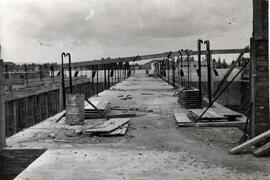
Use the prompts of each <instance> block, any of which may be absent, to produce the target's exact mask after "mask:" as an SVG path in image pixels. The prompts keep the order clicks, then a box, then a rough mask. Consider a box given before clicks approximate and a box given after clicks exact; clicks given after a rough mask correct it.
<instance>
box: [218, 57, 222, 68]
mask: <svg viewBox="0 0 270 180" xmlns="http://www.w3.org/2000/svg"><path fill="white" fill-rule="evenodd" d="M220 68H222V63H221V60H220V57H219V58H218V61H217V69H220Z"/></svg>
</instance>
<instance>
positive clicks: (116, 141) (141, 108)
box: [7, 74, 270, 180]
mask: <svg viewBox="0 0 270 180" xmlns="http://www.w3.org/2000/svg"><path fill="white" fill-rule="evenodd" d="M142 93H153V94H152V95H150V94H149V95H142ZM119 95H132V99H127V100H121V98H119V97H118V96H119ZM172 95H173V89H172V87H171V86H169V85H168V84H167V83H164V82H163V81H161V80H159V79H156V78H153V77H146V76H145V75H144V74H137V75H136V76H134V77H131V78H129V79H128V80H126V81H124V82H122V83H119V84H117V85H116V86H114V87H112V88H111V90H106V91H104V92H102V93H101V94H99V97H97V98H99V99H103V98H104V99H106V100H109V101H111V102H112V106H115V107H118V108H119V107H120V108H128V109H129V110H131V111H133V112H135V113H136V114H138V115H139V116H137V117H134V118H132V119H131V122H130V127H129V129H128V132H127V134H126V135H125V136H123V137H98V136H94V137H89V136H86V135H80V136H78V135H75V134H72V132H73V130H74V129H76V128H87V127H91V126H93V125H94V124H98V123H100V120H88V121H87V122H86V125H85V126H87V127H85V126H84V127H83V126H67V125H65V124H64V123H63V121H62V122H60V123H54V120H55V119H56V118H57V117H59V116H60V114H58V115H56V116H55V117H52V118H50V119H48V120H46V121H44V122H42V123H40V124H37V125H35V126H33V127H31V128H28V129H26V130H24V131H22V132H19V133H18V134H16V135H14V136H12V137H10V138H8V139H7V144H8V146H9V147H8V148H47V149H48V150H47V152H45V153H44V154H43V155H42V156H40V157H39V158H38V159H37V160H36V161H35V162H34V163H33V164H32V165H30V166H29V167H28V168H27V169H26V170H25V171H24V172H23V173H22V174H21V175H19V176H18V178H17V179H27V178H28V179H244V180H246V179H270V175H269V172H270V171H269V170H270V163H269V158H256V157H253V156H252V155H250V154H242V155H234V156H232V155H229V154H228V150H229V149H230V148H232V147H234V146H236V145H237V141H238V140H239V138H240V137H241V136H242V132H241V131H240V130H238V129H236V128H194V127H193V128H178V127H177V126H176V124H175V121H174V117H173V113H174V112H175V111H176V112H186V109H184V108H182V107H181V106H180V105H179V104H178V103H177V100H176V97H173V96H172ZM52 134H53V136H52Z"/></svg>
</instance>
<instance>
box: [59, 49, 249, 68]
mask: <svg viewBox="0 0 270 180" xmlns="http://www.w3.org/2000/svg"><path fill="white" fill-rule="evenodd" d="M241 51H242V49H215V50H211V51H210V53H211V54H212V55H213V54H239V53H241ZM248 52H249V50H248ZM168 53H170V52H164V53H157V54H148V55H140V56H129V57H122V58H110V59H109V60H108V59H104V60H103V59H101V60H90V61H89V60H88V61H81V62H76V63H71V67H81V66H89V65H97V64H112V63H120V62H121V63H124V62H134V61H141V60H150V59H162V58H166V57H168ZM205 54H207V51H201V55H205ZM182 55H187V54H186V52H182ZM190 55H191V56H192V55H198V51H191V52H190ZM170 56H171V57H173V56H179V51H172V52H171V54H170ZM138 57H139V58H138ZM64 67H65V68H67V67H68V65H67V64H64Z"/></svg>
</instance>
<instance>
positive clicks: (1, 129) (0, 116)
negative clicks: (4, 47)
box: [0, 59, 6, 150]
mask: <svg viewBox="0 0 270 180" xmlns="http://www.w3.org/2000/svg"><path fill="white" fill-rule="evenodd" d="M4 146H6V118H5V99H4V75H3V60H2V59H0V150H1V149H2V148H3V147H4Z"/></svg>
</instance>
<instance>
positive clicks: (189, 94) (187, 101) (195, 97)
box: [178, 89, 200, 109]
mask: <svg viewBox="0 0 270 180" xmlns="http://www.w3.org/2000/svg"><path fill="white" fill-rule="evenodd" d="M178 102H179V103H180V104H181V105H182V106H184V107H185V108H187V109H191V108H200V94H199V90H198V89H193V90H182V91H181V92H180V93H179V98H178Z"/></svg>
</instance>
